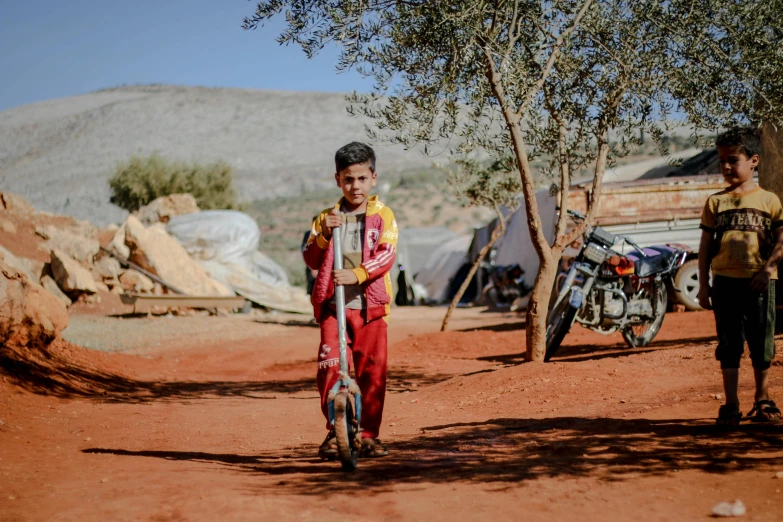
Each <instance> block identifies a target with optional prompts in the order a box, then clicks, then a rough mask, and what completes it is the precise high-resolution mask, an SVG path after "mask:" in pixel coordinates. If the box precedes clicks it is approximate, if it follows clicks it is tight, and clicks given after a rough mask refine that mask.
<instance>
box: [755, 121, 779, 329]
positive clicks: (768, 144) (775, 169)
mask: <svg viewBox="0 0 783 522" xmlns="http://www.w3.org/2000/svg"><path fill="white" fill-rule="evenodd" d="M759 185H761V186H762V187H763V188H765V189H766V190H769V191H770V192H774V193H775V194H777V195H778V197H779V198H780V199H781V200H783V130H781V129H775V127H774V126H773V125H772V124H770V123H765V124H764V125H762V126H761V161H760V162H759ZM775 290H776V295H777V299H778V304H780V303H781V301H783V284H782V283H781V282H780V279H778V282H777V285H776V288H775ZM778 316H783V314H781V313H780V311H779V312H778ZM775 333H783V317H781V318H780V319H779V320H778V321H777V324H776V325H775Z"/></svg>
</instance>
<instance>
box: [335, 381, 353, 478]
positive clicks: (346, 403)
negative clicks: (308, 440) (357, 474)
mask: <svg viewBox="0 0 783 522" xmlns="http://www.w3.org/2000/svg"><path fill="white" fill-rule="evenodd" d="M356 432H357V430H356V426H355V425H354V407H353V402H352V401H351V398H350V397H349V395H348V392H347V391H346V390H341V391H339V392H338V393H337V395H336V396H335V398H334V434H335V438H336V439H337V456H338V457H339V459H340V463H341V464H342V466H343V470H344V471H353V470H355V469H356V466H358V465H359V449H358V448H357V447H356V446H357V445H356V441H355V439H356V434H357V433H356Z"/></svg>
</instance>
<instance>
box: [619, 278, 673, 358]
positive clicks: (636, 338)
mask: <svg viewBox="0 0 783 522" xmlns="http://www.w3.org/2000/svg"><path fill="white" fill-rule="evenodd" d="M666 299H667V296H666V286H664V285H661V287H660V289H659V290H658V315H656V316H655V317H654V318H653V320H652V321H650V322H649V323H647V324H637V325H633V326H628V327H626V328H625V330H623V339H625V343H626V344H627V345H628V346H630V347H631V348H641V347H642V346H647V345H648V344H650V343H651V342H652V340H653V339H655V336H656V335H658V332H659V331H660V330H661V325H662V324H663V319H664V317H666Z"/></svg>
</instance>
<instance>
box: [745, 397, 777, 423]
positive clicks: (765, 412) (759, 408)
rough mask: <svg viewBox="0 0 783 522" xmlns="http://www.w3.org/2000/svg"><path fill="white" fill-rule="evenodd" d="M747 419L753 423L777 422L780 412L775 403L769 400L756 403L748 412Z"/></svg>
mask: <svg viewBox="0 0 783 522" xmlns="http://www.w3.org/2000/svg"><path fill="white" fill-rule="evenodd" d="M748 417H750V420H752V421H753V422H778V421H779V420H780V410H779V409H778V407H777V405H776V404H775V401H771V400H769V399H766V400H763V401H756V403H755V404H754V405H753V409H752V410H750V411H749V412H748Z"/></svg>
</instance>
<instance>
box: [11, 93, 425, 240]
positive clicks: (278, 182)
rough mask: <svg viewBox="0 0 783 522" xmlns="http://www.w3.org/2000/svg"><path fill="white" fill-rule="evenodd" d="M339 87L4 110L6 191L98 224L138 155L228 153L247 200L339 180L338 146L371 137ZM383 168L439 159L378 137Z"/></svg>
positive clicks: (98, 99) (99, 96) (209, 156)
mask: <svg viewBox="0 0 783 522" xmlns="http://www.w3.org/2000/svg"><path fill="white" fill-rule="evenodd" d="M345 107H346V102H345V99H344V95H343V94H340V93H317V92H283V91H265V90H252V89H231V88H206V87H177V86H165V85H163V86H157V85H152V86H134V87H119V88H115V89H107V90H102V91H98V92H94V93H89V94H84V95H79V96H72V97H67V98H59V99H55V100H49V101H44V102H39V103H34V104H30V105H25V106H21V107H16V108H13V109H8V110H5V111H2V112H0V190H7V191H10V192H16V193H19V194H21V195H23V196H24V197H26V198H28V199H29V200H30V201H31V203H33V205H35V206H36V207H37V208H39V209H42V210H47V211H50V212H55V213H61V214H69V215H72V216H74V217H76V218H78V219H86V220H89V221H91V222H92V223H94V224H96V225H105V224H107V223H110V222H120V221H121V220H123V219H124V217H125V215H126V214H127V213H126V212H125V211H124V210H122V209H121V208H119V207H116V206H114V205H112V204H111V203H109V195H110V193H109V187H108V183H107V180H108V179H109V177H111V175H112V173H113V172H114V168H115V166H116V164H117V163H118V162H120V161H125V160H127V159H128V158H129V157H130V156H131V155H133V154H142V155H147V154H151V153H152V152H155V151H157V152H159V153H160V154H161V155H162V156H164V157H166V158H171V159H179V160H187V161H190V160H195V161H203V162H209V161H214V160H218V159H222V160H225V161H226V162H228V163H229V164H230V165H232V166H233V167H234V173H235V175H234V180H235V185H236V188H237V191H238V192H239V195H240V199H241V200H242V201H250V200H254V199H265V198H269V197H274V196H278V195H294V194H297V193H300V192H302V191H305V190H308V189H314V188H322V187H325V186H331V185H332V184H333V181H332V178H331V176H332V174H333V172H334V168H333V158H334V152H335V150H337V148H339V147H340V146H341V145H344V144H345V143H347V142H349V141H354V140H358V141H368V140H367V136H366V134H365V131H364V125H365V122H366V121H365V120H363V119H361V118H355V117H352V116H351V115H349V114H348V113H347V112H346V110H345ZM375 148H376V152H377V153H378V168H379V171H380V172H381V173H383V172H384V171H386V172H393V171H401V170H407V169H412V168H417V167H424V166H428V165H430V164H431V162H432V160H431V159H430V158H428V157H426V156H424V155H423V154H421V153H420V152H418V151H411V150H405V149H404V148H403V147H402V146H395V145H376V146H375Z"/></svg>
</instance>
